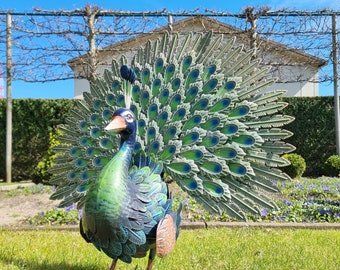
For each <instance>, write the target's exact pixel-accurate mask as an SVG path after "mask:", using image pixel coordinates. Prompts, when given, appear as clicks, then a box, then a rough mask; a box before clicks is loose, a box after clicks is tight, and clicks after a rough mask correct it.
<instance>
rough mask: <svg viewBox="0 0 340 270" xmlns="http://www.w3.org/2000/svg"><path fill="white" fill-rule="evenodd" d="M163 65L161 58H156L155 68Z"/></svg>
mask: <svg viewBox="0 0 340 270" xmlns="http://www.w3.org/2000/svg"><path fill="white" fill-rule="evenodd" d="M163 65H164V61H163V59H162V58H159V59H157V61H156V67H157V68H162V67H163Z"/></svg>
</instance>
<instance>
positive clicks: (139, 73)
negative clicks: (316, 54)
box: [51, 32, 295, 219]
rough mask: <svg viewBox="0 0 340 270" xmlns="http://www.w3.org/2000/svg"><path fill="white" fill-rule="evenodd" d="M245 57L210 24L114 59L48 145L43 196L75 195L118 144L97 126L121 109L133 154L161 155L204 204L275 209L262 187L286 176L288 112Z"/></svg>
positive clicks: (215, 208) (240, 211)
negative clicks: (53, 155)
mask: <svg viewBox="0 0 340 270" xmlns="http://www.w3.org/2000/svg"><path fill="white" fill-rule="evenodd" d="M252 55H253V54H252V52H251V51H248V52H245V51H244V50H243V47H242V46H236V45H235V39H224V38H223V37H222V36H221V35H219V36H215V35H213V33H212V32H207V33H203V34H193V33H190V34H178V33H171V34H169V33H164V34H163V35H162V36H161V38H160V39H157V40H149V41H148V42H147V43H146V44H145V45H144V46H142V47H141V48H140V49H139V50H138V51H137V52H136V54H135V55H134V57H133V58H132V59H127V57H125V56H122V57H121V59H120V60H117V61H116V60H114V61H113V62H112V66H111V69H110V70H105V72H104V74H103V76H102V77H101V78H100V79H98V80H97V82H96V83H95V84H94V85H92V86H91V92H90V93H84V99H83V100H81V101H79V102H78V105H77V107H76V108H74V109H73V111H72V113H71V115H72V116H71V117H70V118H69V119H68V120H67V123H66V124H65V126H64V127H62V132H63V135H62V136H61V142H62V145H61V146H58V147H59V148H58V149H60V150H58V149H56V150H57V151H61V152H62V153H65V154H64V155H61V158H60V160H58V162H57V163H58V164H57V165H55V166H54V167H53V168H52V170H51V172H52V173H54V174H55V176H54V178H53V180H52V182H53V183H55V184H58V185H59V186H60V188H59V189H58V191H57V192H56V193H55V194H54V195H53V198H64V202H65V203H64V204H68V203H70V202H80V203H81V202H82V199H81V198H82V197H83V196H84V195H86V191H87V190H88V188H89V187H90V186H91V183H92V182H93V181H95V179H96V177H97V174H98V172H99V171H100V168H101V167H102V166H104V165H105V164H106V163H107V162H108V160H109V159H110V158H111V157H112V156H113V154H114V153H115V152H116V151H117V150H118V147H119V140H118V138H117V137H114V136H110V135H108V134H107V133H105V132H104V129H103V127H104V126H105V125H106V124H107V122H108V121H109V119H110V117H111V115H112V112H113V111H115V109H116V108H118V107H130V109H131V110H132V111H133V112H134V114H135V115H136V118H137V121H138V136H137V143H136V146H135V152H136V154H137V153H140V152H141V151H142V152H143V153H145V155H146V156H148V157H152V159H153V160H154V161H155V162H161V163H163V169H164V172H165V173H166V174H167V175H169V176H171V178H172V179H173V180H174V181H176V183H177V184H178V185H179V186H180V187H181V188H182V189H183V190H184V191H186V192H187V193H188V194H189V195H190V196H192V197H194V198H195V199H196V200H197V201H198V202H199V203H201V204H202V206H204V207H205V208H206V209H208V210H209V211H211V212H213V213H222V212H226V213H228V214H229V215H230V216H232V217H235V218H238V219H245V213H251V214H258V213H259V211H260V209H261V208H266V209H273V208H276V205H275V204H274V203H273V202H272V201H271V199H270V198H268V197H267V196H265V195H263V192H262V191H266V192H277V191H278V189H277V188H276V186H275V185H273V182H278V181H285V180H289V176H288V175H286V174H285V173H283V172H282V171H281V170H280V167H282V166H286V165H288V164H289V163H288V161H287V160H285V159H284V158H282V157H281V156H282V154H284V153H288V152H291V151H293V150H294V149H295V147H294V146H292V145H290V144H288V143H285V142H284V141H283V140H284V139H286V138H288V137H289V136H291V135H292V133H291V132H289V131H287V130H285V129H283V128H282V127H283V126H284V125H286V124H288V123H290V122H292V121H293V120H294V118H293V117H291V116H287V115H283V114H282V113H281V112H282V109H283V108H284V107H286V106H287V103H284V102H282V101H280V97H281V96H282V95H284V94H285V91H272V92H268V91H264V90H265V89H266V88H267V87H268V86H270V85H272V84H273V83H274V82H275V79H269V78H267V77H266V73H267V71H268V68H267V67H264V68H261V67H259V61H258V60H252ZM122 66H124V67H123V68H122ZM121 69H123V71H122V70H121ZM122 77H123V78H124V79H123V78H122ZM127 96H128V97H127ZM74 127H76V128H74Z"/></svg>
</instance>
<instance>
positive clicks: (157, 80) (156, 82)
mask: <svg viewBox="0 0 340 270" xmlns="http://www.w3.org/2000/svg"><path fill="white" fill-rule="evenodd" d="M152 85H153V87H159V86H160V85H161V80H160V79H155V80H154V81H153V83H152Z"/></svg>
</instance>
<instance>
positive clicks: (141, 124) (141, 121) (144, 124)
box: [138, 119, 146, 128]
mask: <svg viewBox="0 0 340 270" xmlns="http://www.w3.org/2000/svg"><path fill="white" fill-rule="evenodd" d="M145 126H146V123H145V121H144V120H143V119H140V120H138V127H139V128H144V127H145Z"/></svg>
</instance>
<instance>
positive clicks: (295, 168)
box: [281, 154, 306, 178]
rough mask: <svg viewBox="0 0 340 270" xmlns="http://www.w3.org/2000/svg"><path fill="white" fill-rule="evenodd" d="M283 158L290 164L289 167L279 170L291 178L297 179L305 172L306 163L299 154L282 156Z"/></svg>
mask: <svg viewBox="0 0 340 270" xmlns="http://www.w3.org/2000/svg"><path fill="white" fill-rule="evenodd" d="M282 157H283V158H285V159H287V160H288V161H289V162H290V165H288V166H286V167H283V168H281V170H282V171H284V172H285V173H287V174H288V175H289V176H290V177H291V178H299V177H301V176H302V175H303V173H304V172H305V170H306V162H305V160H304V158H303V157H301V156H300V155H299V154H284V155H283V156H282Z"/></svg>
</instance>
